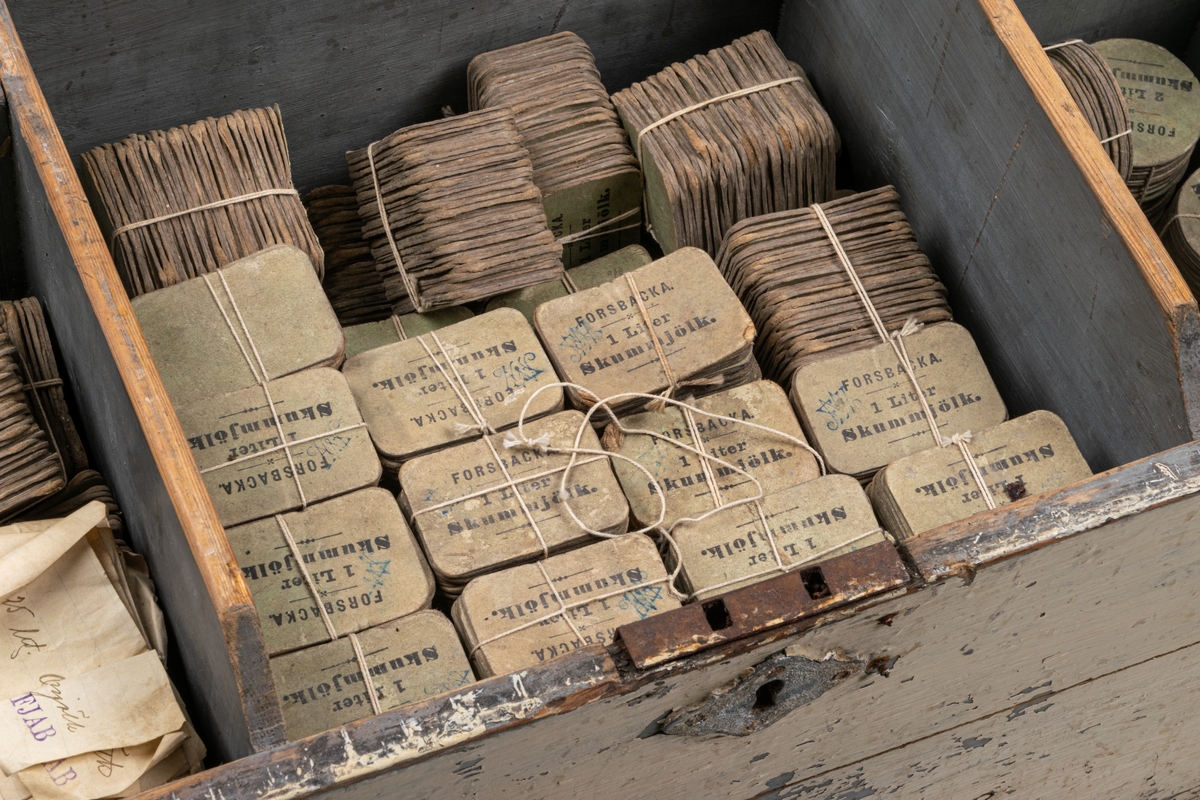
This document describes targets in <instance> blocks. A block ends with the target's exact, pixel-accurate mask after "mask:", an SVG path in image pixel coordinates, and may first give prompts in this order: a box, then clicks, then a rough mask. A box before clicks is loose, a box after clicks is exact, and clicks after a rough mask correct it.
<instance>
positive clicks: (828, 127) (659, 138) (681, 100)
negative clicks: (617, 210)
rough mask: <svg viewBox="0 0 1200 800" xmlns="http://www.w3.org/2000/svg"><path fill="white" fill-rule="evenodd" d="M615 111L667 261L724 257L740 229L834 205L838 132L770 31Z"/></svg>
mask: <svg viewBox="0 0 1200 800" xmlns="http://www.w3.org/2000/svg"><path fill="white" fill-rule="evenodd" d="M739 92H742V93H743V94H737V93H739ZM731 95H734V96H731ZM613 104H614V105H615V106H616V107H617V113H619V114H620V115H621V121H622V122H623V123H624V125H625V129H626V131H628V132H629V136H630V138H631V139H632V141H633V143H634V152H635V153H637V154H638V157H639V160H640V161H641V165H642V172H643V175H644V180H645V184H646V209H647V211H646V213H647V217H648V219H649V227H650V232H651V234H652V235H653V236H654V238H655V239H656V240H657V241H658V243H659V244H660V245H661V246H662V248H663V252H666V253H670V252H672V251H674V250H675V249H677V248H679V247H685V246H692V247H699V248H701V249H703V250H706V251H708V252H709V253H710V254H711V253H716V252H717V246H718V245H719V244H720V243H721V238H722V237H723V236H724V235H725V231H726V230H727V229H728V228H729V226H730V225H732V224H733V223H735V222H737V221H738V220H740V219H744V218H746V217H753V216H757V215H760V214H769V213H771V212H773V211H782V210H784V209H788V208H799V207H802V206H807V205H810V204H812V203H820V202H824V201H826V200H828V199H830V198H831V197H832V196H833V189H834V185H833V184H834V158H835V150H836V143H835V136H834V129H833V124H832V123H831V122H830V121H829V115H828V114H826V113H825V110H824V109H823V108H821V104H820V103H818V102H817V100H816V98H815V97H814V96H813V94H812V93H811V92H810V91H809V90H808V89H807V88H806V86H805V85H804V83H803V79H802V78H801V77H800V76H798V75H797V74H796V72H795V71H794V70H793V69H792V67H791V65H790V64H789V63H788V60H787V58H786V57H785V56H784V55H783V53H782V52H780V50H779V47H778V46H777V45H776V44H775V40H774V39H772V38H771V36H770V34H768V33H766V32H765V31H759V32H758V33H754V34H751V35H749V36H745V37H742V38H741V39H737V40H735V41H734V42H733V43H732V44H730V45H728V46H726V47H722V48H718V49H716V50H713V51H711V52H709V53H708V54H707V55H700V56H696V57H695V58H692V59H690V60H688V61H686V62H684V63H682V64H672V65H671V66H670V67H667V68H666V69H665V70H663V71H662V72H660V73H658V74H657V75H654V76H652V77H650V78H648V79H647V80H645V81H642V82H641V83H635V84H633V85H632V86H630V87H629V88H628V89H624V90H622V91H620V92H617V93H616V94H615V95H613Z"/></svg>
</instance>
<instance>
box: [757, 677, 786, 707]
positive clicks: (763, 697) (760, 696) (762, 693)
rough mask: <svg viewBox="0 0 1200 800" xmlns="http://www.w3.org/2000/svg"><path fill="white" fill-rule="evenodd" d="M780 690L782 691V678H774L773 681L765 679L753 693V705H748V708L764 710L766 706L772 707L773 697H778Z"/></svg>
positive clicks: (773, 704) (773, 703)
mask: <svg viewBox="0 0 1200 800" xmlns="http://www.w3.org/2000/svg"><path fill="white" fill-rule="evenodd" d="M781 691H783V681H782V680H780V679H779V678H776V679H775V680H773V681H767V682H766V683H764V684H763V685H762V686H760V687H758V691H757V692H755V693H754V705H752V706H750V710H751V711H766V710H767V709H768V708H773V707H774V706H775V698H777V697H779V693H780V692H781Z"/></svg>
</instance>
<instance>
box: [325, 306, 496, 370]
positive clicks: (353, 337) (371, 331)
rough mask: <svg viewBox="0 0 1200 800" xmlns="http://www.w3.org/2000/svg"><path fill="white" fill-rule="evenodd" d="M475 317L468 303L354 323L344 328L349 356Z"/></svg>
mask: <svg viewBox="0 0 1200 800" xmlns="http://www.w3.org/2000/svg"><path fill="white" fill-rule="evenodd" d="M473 316H475V315H474V314H472V313H471V311H470V310H469V309H468V308H466V307H465V306H450V307H449V308H442V309H439V310H437V311H430V312H427V313H425V314H416V313H414V314H402V315H401V316H399V317H396V316H390V317H388V318H387V319H381V320H378V321H376V322H364V323H362V324H361V325H351V326H350V327H348V328H343V329H342V333H343V334H345V336H346V358H350V357H351V356H356V355H358V354H359V353H365V352H367V351H368V350H374V349H375V348H376V347H383V346H384V345H385V344H395V343H396V342H403V341H404V340H405V339H413V338H416V337H417V336H424V335H425V334H427V333H429V332H430V331H440V330H441V329H442V328H445V327H448V326H450V325H453V324H454V323H456V322H462V321H463V320H468V319H470V318H471V317H473Z"/></svg>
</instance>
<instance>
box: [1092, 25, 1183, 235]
mask: <svg viewBox="0 0 1200 800" xmlns="http://www.w3.org/2000/svg"><path fill="white" fill-rule="evenodd" d="M1092 48H1093V49H1094V50H1095V51H1096V52H1098V53H1099V54H1100V55H1101V56H1103V57H1104V60H1105V61H1106V62H1108V67H1109V69H1110V70H1111V71H1112V74H1113V76H1114V77H1116V79H1117V83H1119V84H1120V85H1121V93H1122V94H1123V95H1124V97H1125V103H1126V105H1128V107H1129V119H1130V122H1131V127H1132V129H1133V133H1132V134H1131V136H1132V140H1133V168H1132V170H1131V171H1130V173H1129V177H1128V178H1127V179H1126V184H1127V185H1128V186H1129V191H1131V192H1132V193H1133V196H1134V197H1135V198H1137V201H1138V203H1140V204H1141V206H1142V208H1143V209H1144V210H1145V212H1146V216H1147V217H1149V218H1150V219H1151V220H1155V219H1157V217H1158V216H1159V214H1161V213H1162V211H1163V209H1164V208H1165V207H1166V206H1167V204H1168V203H1169V202H1170V200H1171V197H1172V196H1173V195H1174V193H1175V187H1176V186H1177V185H1178V184H1179V181H1180V179H1182V178H1183V176H1184V175H1185V174H1186V172H1187V166H1188V163H1189V161H1190V160H1191V157H1192V151H1193V150H1194V149H1195V147H1196V140H1197V139H1198V138H1200V86H1198V85H1197V83H1196V76H1195V75H1193V74H1192V71H1191V70H1190V69H1188V67H1187V65H1186V64H1184V63H1183V62H1182V61H1180V60H1179V59H1178V58H1176V57H1175V56H1173V55H1171V53H1170V52H1169V51H1168V50H1167V49H1166V48H1163V47H1160V46H1158V45H1156V44H1152V43H1150V42H1143V41H1140V40H1138V39H1106V40H1105V41H1102V42H1096V43H1095V44H1093V45H1092Z"/></svg>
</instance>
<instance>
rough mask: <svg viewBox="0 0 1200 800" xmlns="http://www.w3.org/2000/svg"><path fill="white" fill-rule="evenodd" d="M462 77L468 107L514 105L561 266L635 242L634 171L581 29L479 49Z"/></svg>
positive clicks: (638, 181)
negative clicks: (559, 251) (558, 245)
mask: <svg viewBox="0 0 1200 800" xmlns="http://www.w3.org/2000/svg"><path fill="white" fill-rule="evenodd" d="M467 86H468V96H467V97H468V102H469V104H470V108H471V110H476V109H481V108H496V107H499V106H505V107H508V108H510V109H512V112H513V114H514V115H515V117H516V123H517V130H519V131H520V132H521V139H522V141H524V143H525V147H526V148H527V149H528V150H529V158H530V160H531V161H532V163H533V182H534V183H535V184H537V187H538V188H539V189H540V190H541V192H542V198H543V202H544V204H545V209H546V218H547V220H548V221H549V223H550V230H551V231H553V232H554V236H555V237H556V238H557V239H559V242H560V243H563V249H562V261H563V264H564V265H565V266H568V267H572V266H576V265H578V264H582V263H585V262H587V261H590V260H592V259H593V258H596V257H598V256H603V255H606V254H608V253H611V252H613V251H615V250H617V249H619V248H621V247H623V246H624V245H629V244H637V242H638V240H639V238H640V235H641V222H642V215H641V205H642V175H641V171H640V170H639V169H638V162H637V159H636V158H634V155H633V151H632V150H631V149H630V147H629V137H628V136H626V134H625V131H624V130H623V129H622V128H621V123H620V121H619V120H618V119H617V112H616V111H615V110H613V105H612V101H611V100H609V97H608V91H607V90H606V89H605V88H604V84H603V83H601V82H600V72H599V71H598V70H597V69H596V60H595V59H594V58H593V57H592V51H591V50H589V49H588V46H587V44H586V43H585V42H584V41H583V40H582V39H580V38H579V37H578V36H576V35H575V34H573V33H569V32H566V31H564V32H562V33H556V34H553V35H550V36H545V37H543V38H541V39H534V40H533V41H531V42H524V43H522V44H516V45H513V46H511V47H506V48H504V49H502V50H493V51H492V52H490V53H483V54H482V55H478V56H476V57H475V58H474V59H472V60H471V63H470V64H469V65H468V66H467Z"/></svg>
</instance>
